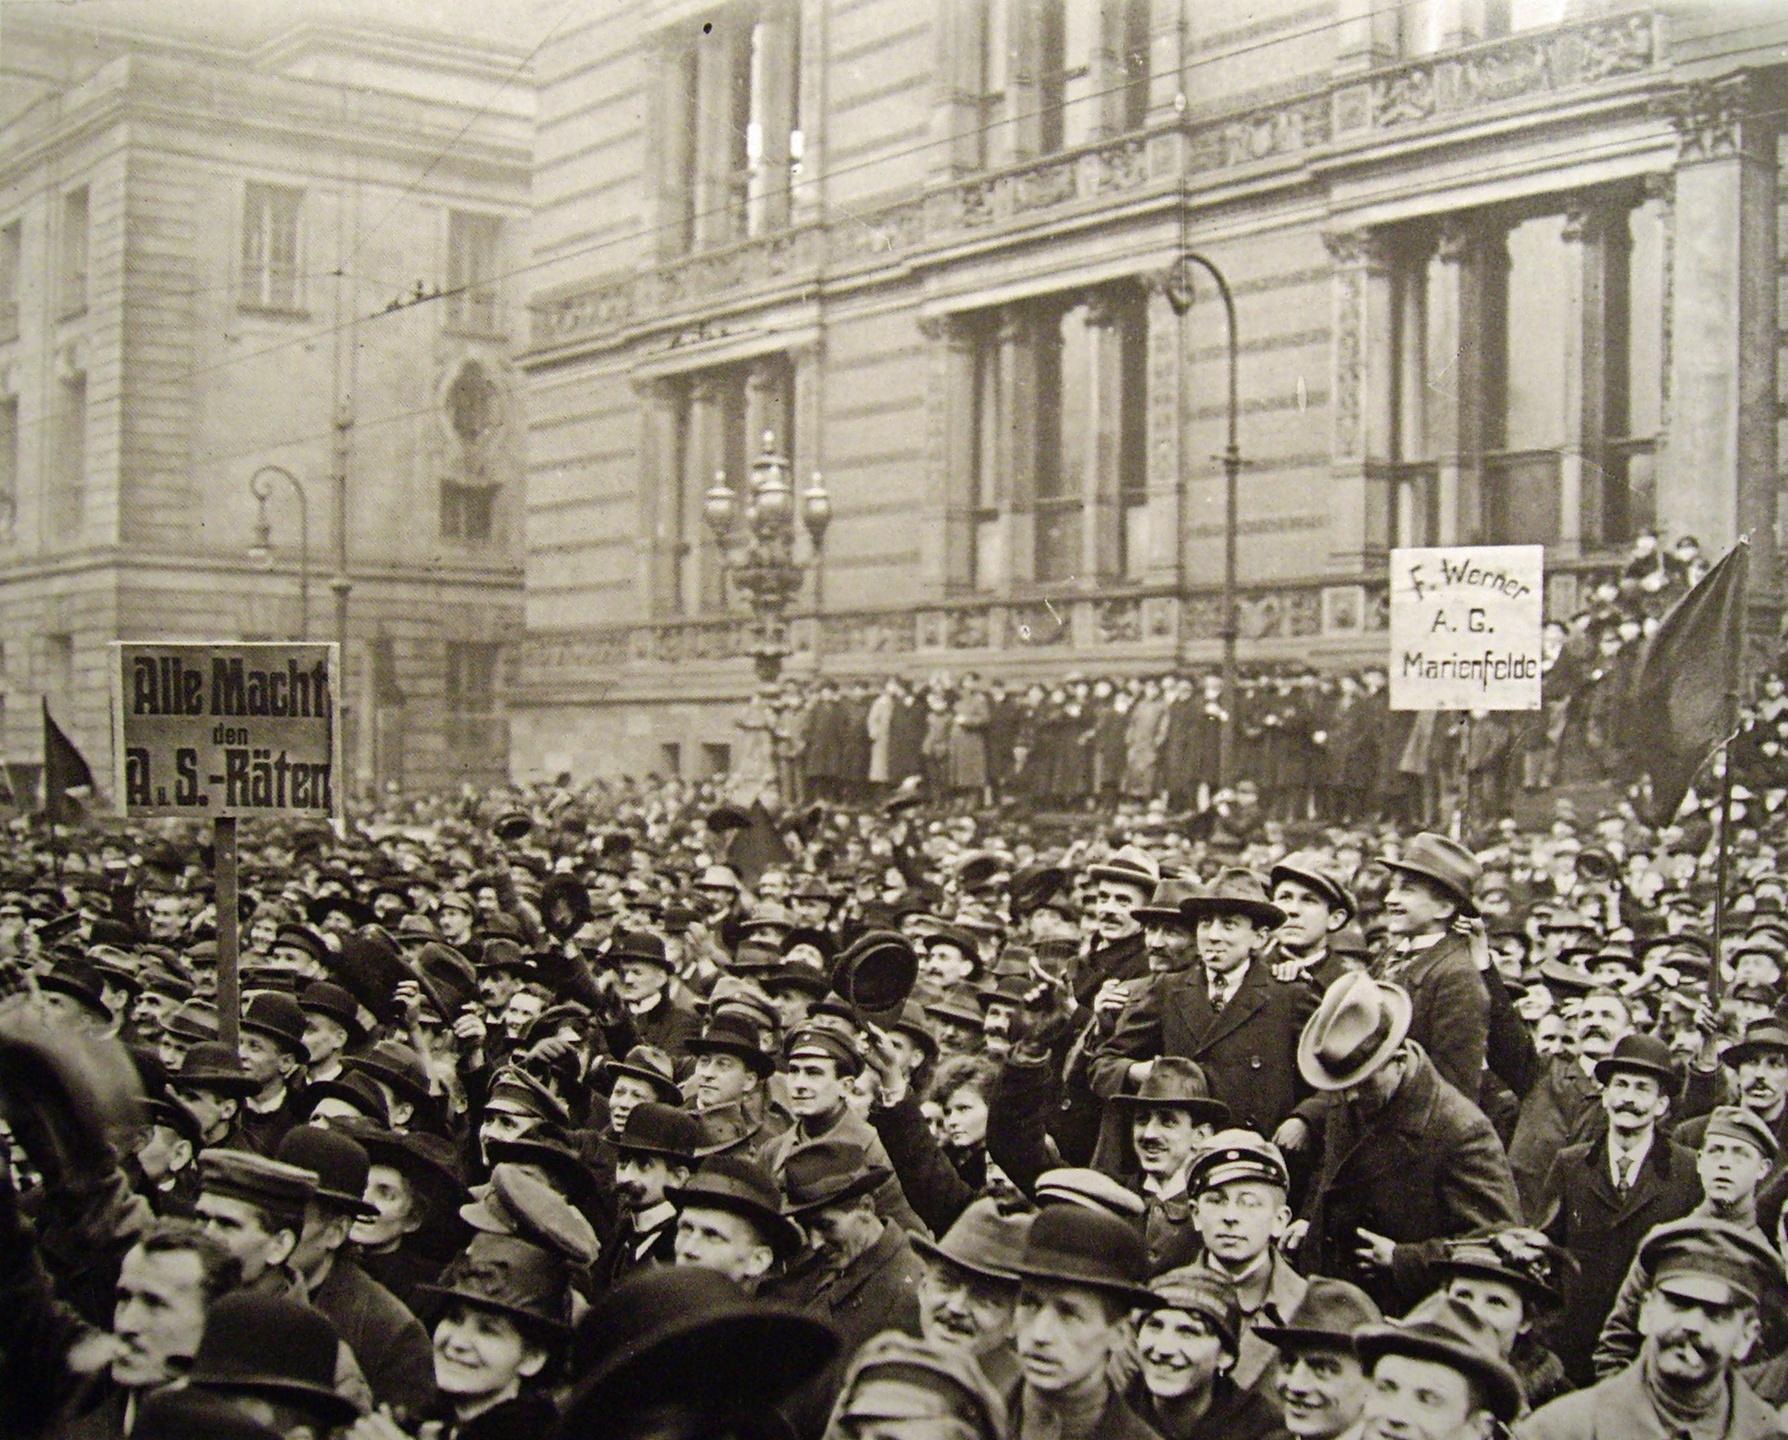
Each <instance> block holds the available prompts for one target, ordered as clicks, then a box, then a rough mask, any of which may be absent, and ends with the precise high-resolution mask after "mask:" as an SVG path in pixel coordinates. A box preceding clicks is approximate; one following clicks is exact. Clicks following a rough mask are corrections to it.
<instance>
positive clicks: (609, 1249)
mask: <svg viewBox="0 0 1788 1440" xmlns="http://www.w3.org/2000/svg"><path fill="white" fill-rule="evenodd" d="M642 1247H643V1250H642ZM676 1263H677V1216H676V1213H675V1212H674V1211H673V1212H672V1213H671V1215H670V1217H669V1218H668V1219H666V1220H664V1221H662V1222H660V1223H659V1224H658V1225H656V1226H654V1227H653V1228H652V1229H651V1230H637V1229H635V1228H634V1217H633V1216H632V1215H631V1214H628V1215H623V1216H622V1217H621V1219H620V1223H618V1224H617V1225H616V1226H615V1235H614V1239H613V1240H612V1241H611V1242H610V1243H609V1244H608V1245H607V1246H606V1247H604V1249H603V1253H602V1256H601V1258H599V1259H598V1260H597V1261H596V1264H595V1267H594V1268H595V1272H596V1276H597V1279H598V1280H599V1282H600V1285H601V1288H603V1289H607V1288H608V1287H609V1286H610V1285H616V1284H619V1283H620V1282H621V1281H623V1280H625V1279H626V1278H627V1277H628V1276H629V1275H632V1274H634V1273H635V1272H636V1271H639V1270H645V1269H649V1268H650V1267H652V1266H654V1265H674V1264H676Z"/></svg>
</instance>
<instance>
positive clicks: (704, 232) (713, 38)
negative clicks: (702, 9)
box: [693, 10, 739, 248]
mask: <svg viewBox="0 0 1788 1440" xmlns="http://www.w3.org/2000/svg"><path fill="white" fill-rule="evenodd" d="M709 24H711V25H712V26H713V29H712V30H708V29H706V28H705V27H706V26H707V25H709ZM738 24H739V20H738V18H737V17H735V16H733V15H732V14H731V13H730V12H729V11H727V10H716V11H714V12H713V17H712V19H711V20H710V21H706V22H704V25H703V26H702V27H698V29H697V31H696V38H695V126H694V129H695V136H694V156H693V159H694V167H693V168H694V173H695V244H696V246H697V247H698V248H710V247H713V246H716V245H724V244H725V243H726V242H727V241H728V240H730V239H732V238H733V217H732V211H731V207H730V204H729V199H728V197H729V194H730V188H729V187H730V185H731V182H732V162H733V140H732V123H733V66H734V63H735V59H736V56H737V53H738V48H739V47H738V44H737V39H738V37H737V34H736V30H737V27H738Z"/></svg>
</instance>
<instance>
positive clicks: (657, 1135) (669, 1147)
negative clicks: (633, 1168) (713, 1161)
mask: <svg viewBox="0 0 1788 1440" xmlns="http://www.w3.org/2000/svg"><path fill="white" fill-rule="evenodd" d="M701 1143H702V1127H701V1122H700V1121H698V1120H697V1119H696V1118H695V1116H693V1115H691V1114H690V1113H689V1112H688V1111H687V1110H678V1109H676V1108H675V1107H673V1106H670V1105H661V1104H659V1103H658V1102H657V1101H655V1100H646V1101H642V1102H641V1103H640V1104H638V1105H635V1106H634V1107H633V1109H632V1111H631V1112H630V1113H629V1114H628V1116H627V1124H626V1125H625V1126H624V1127H623V1128H622V1130H621V1133H620V1134H619V1135H617V1136H615V1148H616V1149H617V1150H619V1151H620V1152H621V1153H622V1154H623V1155H625V1154H628V1153H629V1152H637V1153H640V1154H645V1155H662V1156H664V1157H665V1158H666V1159H667V1160H673V1161H678V1162H681V1163H682V1164H685V1165H688V1164H691V1163H693V1162H694V1160H695V1152H696V1151H697V1150H699V1149H700V1148H701Z"/></svg>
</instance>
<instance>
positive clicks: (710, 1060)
mask: <svg viewBox="0 0 1788 1440" xmlns="http://www.w3.org/2000/svg"><path fill="white" fill-rule="evenodd" d="M688 1048H689V1053H690V1054H691V1055H693V1056H694V1057H695V1074H694V1081H695V1111H696V1114H697V1116H699V1117H700V1118H701V1119H702V1121H703V1123H704V1125H707V1126H710V1127H717V1126H718V1125H719V1124H720V1123H722V1122H728V1128H727V1131H726V1133H727V1134H728V1135H729V1136H732V1137H734V1138H731V1139H729V1140H727V1142H726V1143H727V1145H728V1146H729V1147H730V1148H737V1149H740V1150H742V1151H745V1152H747V1153H754V1152H756V1151H758V1150H760V1149H761V1148H762V1147H763V1146H764V1144H765V1143H767V1142H768V1141H769V1140H770V1139H771V1138H772V1137H774V1136H776V1135H780V1134H781V1133H782V1132H783V1131H784V1130H786V1129H788V1127H789V1126H790V1125H791V1124H792V1123H793V1121H792V1120H791V1119H790V1117H789V1116H788V1115H787V1114H785V1113H784V1112H783V1110H782V1108H781V1107H780V1106H773V1105H772V1104H771V1103H770V1099H769V1090H768V1086H769V1083H770V1079H771V1077H772V1076H774V1075H775V1073H776V1058H775V1056H774V1055H773V1054H772V1053H771V1051H770V1049H769V1038H768V1036H766V1035H765V1033H764V1031H763V1029H762V1028H761V1027H760V1025H759V1024H758V1023H757V1022H756V1021H755V1020H754V1019H753V1017H752V1015H751V1013H750V1012H749V1011H748V1010H746V1009H745V1008H744V1007H742V1006H735V1005H731V1004H728V1003H727V1002H725V1001H721V1002H720V1003H719V1004H717V1005H715V1006H714V1008H713V1010H712V1012H711V1013H710V1015H709V1017H708V1023H707V1025H706V1026H705V1027H704V1028H703V1030H702V1033H701V1035H700V1037H699V1038H697V1039H695V1040H691V1041H690V1042H689V1047H688Z"/></svg>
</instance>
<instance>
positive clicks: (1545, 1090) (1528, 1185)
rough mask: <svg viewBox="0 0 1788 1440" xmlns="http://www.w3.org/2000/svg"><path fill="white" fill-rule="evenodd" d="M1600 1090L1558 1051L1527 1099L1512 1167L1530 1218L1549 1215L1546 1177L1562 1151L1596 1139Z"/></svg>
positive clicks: (1523, 1103)
mask: <svg viewBox="0 0 1788 1440" xmlns="http://www.w3.org/2000/svg"><path fill="white" fill-rule="evenodd" d="M1601 1093H1602V1092H1601V1090H1600V1089H1599V1088H1598V1087H1597V1085H1596V1082H1595V1081H1594V1080H1592V1079H1590V1078H1589V1076H1588V1075H1586V1074H1584V1073H1583V1067H1582V1066H1581V1065H1579V1064H1578V1063H1577V1062H1576V1060H1574V1059H1572V1058H1570V1057H1569V1056H1565V1055H1558V1056H1554V1057H1553V1060H1552V1063H1551V1064H1550V1065H1548V1066H1547V1067H1546V1069H1545V1071H1544V1072H1543V1073H1542V1074H1541V1075H1540V1078H1539V1079H1538V1081H1536V1082H1535V1084H1534V1086H1533V1088H1532V1089H1531V1090H1529V1091H1528V1092H1527V1094H1526V1095H1524V1096H1523V1097H1522V1099H1521V1115H1520V1118H1519V1119H1518V1120H1516V1122H1515V1133H1514V1135H1513V1136H1511V1137H1510V1139H1509V1169H1511V1170H1513V1171H1514V1172H1515V1188H1516V1189H1517V1190H1519V1191H1520V1192H1521V1208H1522V1210H1523V1212H1525V1214H1526V1215H1527V1218H1528V1220H1529V1221H1530V1222H1532V1221H1537V1220H1539V1219H1540V1218H1541V1216H1542V1214H1543V1213H1544V1207H1545V1203H1546V1177H1547V1175H1548V1174H1549V1173H1550V1172H1551V1169H1552V1165H1553V1162H1554V1161H1555V1160H1557V1158H1558V1152H1559V1151H1560V1150H1561V1149H1563V1148H1564V1147H1565V1146H1566V1145H1581V1144H1585V1143H1587V1142H1588V1141H1589V1140H1590V1139H1592V1138H1593V1136H1592V1134H1591V1132H1592V1131H1593V1130H1594V1129H1595V1128H1596V1119H1597V1117H1598V1116H1600V1115H1601V1113H1602V1103H1601Z"/></svg>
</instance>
